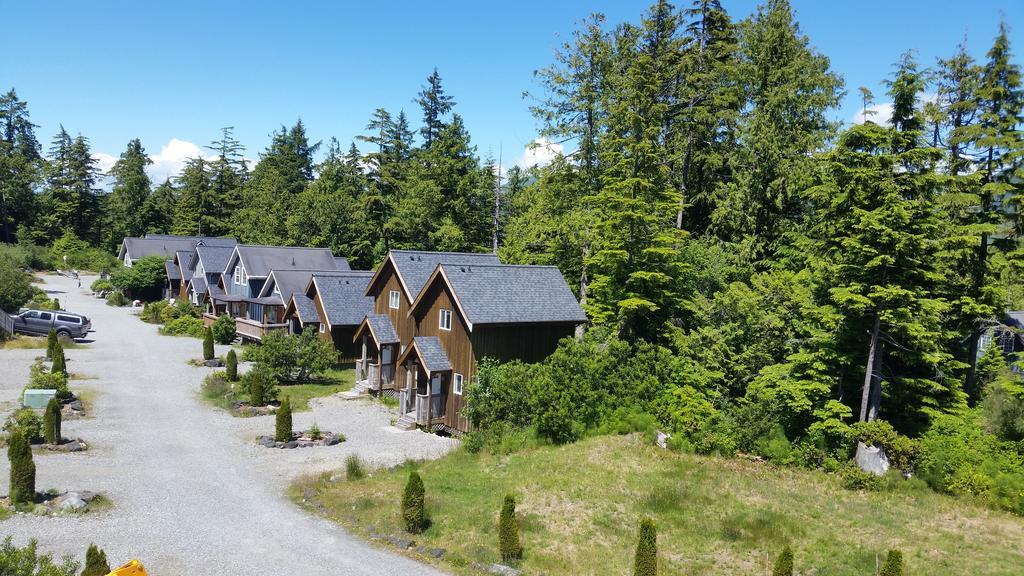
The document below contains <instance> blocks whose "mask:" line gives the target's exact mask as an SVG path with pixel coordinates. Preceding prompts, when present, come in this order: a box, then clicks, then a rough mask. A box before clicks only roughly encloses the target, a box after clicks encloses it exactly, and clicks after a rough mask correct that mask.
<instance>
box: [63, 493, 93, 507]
mask: <svg viewBox="0 0 1024 576" xmlns="http://www.w3.org/2000/svg"><path fill="white" fill-rule="evenodd" d="M88 507H89V503H88V502H86V501H85V500H83V499H82V498H80V497H79V496H78V494H75V493H74V492H72V493H70V494H68V495H67V496H64V498H63V499H62V500H61V502H60V505H58V506H57V509H58V510H60V511H61V512H81V511H83V510H85V509H86V508H88Z"/></svg>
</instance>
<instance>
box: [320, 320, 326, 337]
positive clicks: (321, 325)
mask: <svg viewBox="0 0 1024 576" xmlns="http://www.w3.org/2000/svg"><path fill="white" fill-rule="evenodd" d="M320 333H321V334H326V333H327V324H324V323H323V322H320Z"/></svg>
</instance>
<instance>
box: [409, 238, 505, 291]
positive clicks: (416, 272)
mask: <svg viewBox="0 0 1024 576" xmlns="http://www.w3.org/2000/svg"><path fill="white" fill-rule="evenodd" d="M391 259H392V260H393V261H394V263H395V267H396V268H398V273H399V274H400V275H401V277H402V280H403V281H405V286H406V287H407V288H408V289H409V292H410V294H409V298H410V299H415V298H416V295H418V294H419V293H420V290H422V289H423V285H424V284H426V283H427V280H428V279H430V275H431V274H432V273H433V272H434V269H435V268H437V265H438V264H455V265H460V264H462V265H471V266H483V265H495V264H501V261H500V260H498V257H497V256H496V255H494V254H475V253H470V252H423V251H418V250H392V251H391Z"/></svg>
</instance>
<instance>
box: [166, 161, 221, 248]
mask: <svg viewBox="0 0 1024 576" xmlns="http://www.w3.org/2000/svg"><path fill="white" fill-rule="evenodd" d="M177 183H178V188H177V190H176V199H175V204H174V218H173V220H172V221H173V225H172V226H171V233H172V234H179V235H185V236H197V235H199V236H201V235H203V234H205V233H206V232H207V231H209V229H210V224H211V221H212V218H211V216H210V212H209V211H210V210H211V207H212V204H211V201H210V200H211V199H210V172H209V169H208V166H207V162H206V160H204V159H202V158H189V159H188V160H187V161H186V162H185V167H184V168H182V170H181V174H180V175H178V178H177Z"/></svg>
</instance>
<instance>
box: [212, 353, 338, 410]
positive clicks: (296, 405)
mask: <svg viewBox="0 0 1024 576" xmlns="http://www.w3.org/2000/svg"><path fill="white" fill-rule="evenodd" d="M355 378H356V371H355V368H352V367H351V365H339V366H335V367H334V368H332V369H330V370H328V371H327V372H326V373H325V374H324V377H323V378H322V379H321V380H319V381H317V382H314V383H310V384H285V385H279V386H278V387H277V398H278V400H284V399H285V398H286V397H287V398H288V399H289V400H290V401H291V404H292V411H293V412H308V411H309V410H310V406H309V401H310V400H312V399H314V398H322V397H324V396H330V395H331V394H337V393H338V392H344V391H346V390H348V389H350V388H352V386H354V385H355ZM211 384H216V385H211ZM230 389H231V386H230V384H229V383H227V382H222V381H221V382H211V380H210V378H209V377H207V382H206V383H205V384H204V385H203V387H202V390H201V395H202V397H203V399H204V400H205V401H206V402H208V403H209V404H212V405H214V406H216V407H218V408H223V409H225V410H228V411H229V412H231V414H232V415H235V416H240V415H241V414H238V413H236V412H235V411H234V410H232V402H233V399H230V398H228V397H227V393H228V391H229V390H230ZM237 393H238V399H242V400H248V399H249V394H248V392H246V391H244V390H241V389H238V390H237Z"/></svg>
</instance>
